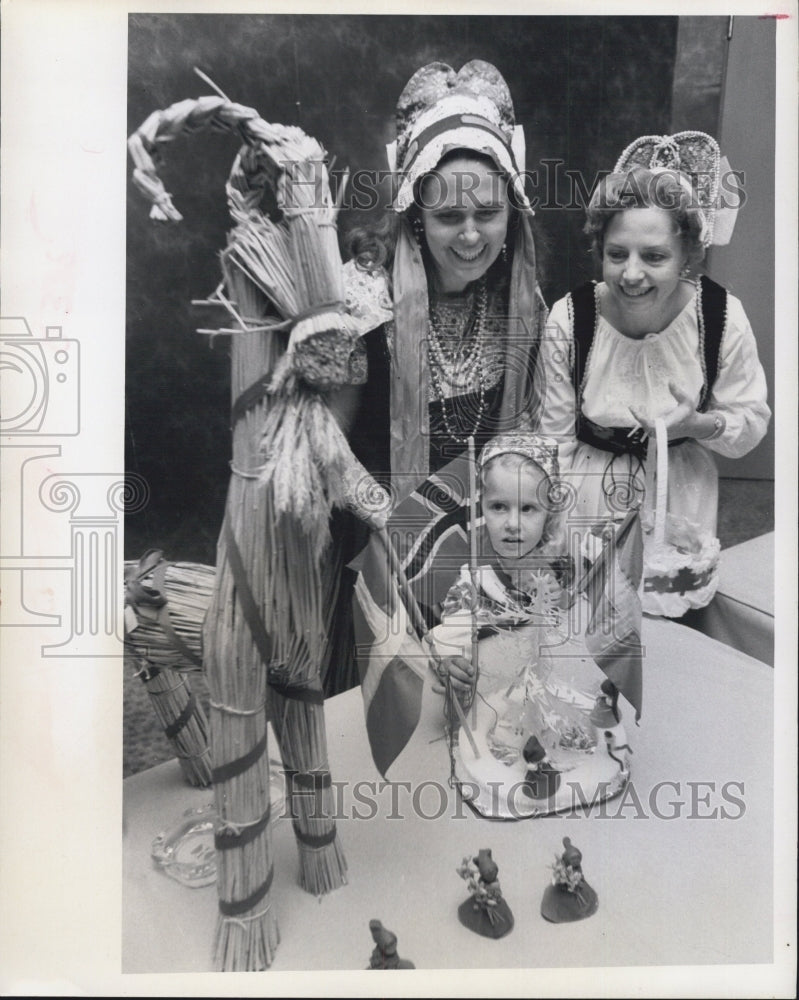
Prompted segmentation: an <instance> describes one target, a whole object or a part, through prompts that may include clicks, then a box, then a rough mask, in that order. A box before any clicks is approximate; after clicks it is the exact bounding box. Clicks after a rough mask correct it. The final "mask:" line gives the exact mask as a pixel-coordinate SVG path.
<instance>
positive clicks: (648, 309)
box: [602, 208, 686, 333]
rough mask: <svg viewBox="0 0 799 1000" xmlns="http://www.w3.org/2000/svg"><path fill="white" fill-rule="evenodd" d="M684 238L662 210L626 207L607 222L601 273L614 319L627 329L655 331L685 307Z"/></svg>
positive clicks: (665, 324) (645, 331)
mask: <svg viewBox="0 0 799 1000" xmlns="http://www.w3.org/2000/svg"><path fill="white" fill-rule="evenodd" d="M685 262H686V253H685V250H684V248H683V245H682V240H681V239H680V235H679V233H678V231H677V228H676V226H675V224H674V221H673V219H672V218H671V216H670V215H669V213H668V212H667V211H665V210H664V209H662V208H628V209H625V210H624V211H622V212H619V213H618V214H617V215H614V216H613V218H612V219H611V220H610V222H609V223H608V225H607V228H606V230H605V236H604V240H603V246H602V277H603V278H604V280H605V284H606V285H607V288H608V293H609V296H610V302H611V305H612V309H613V311H614V312H615V313H616V318H617V319H619V320H621V324H622V325H623V326H626V327H628V328H629V329H628V330H623V331H622V332H630V333H657V332H659V331H660V330H662V329H663V328H664V327H665V326H668V324H669V323H670V322H671V321H672V319H674V317H675V316H676V315H677V313H678V312H679V311H680V309H681V308H682V306H683V304H684V303H683V301H682V297H683V290H682V286H681V282H680V273H681V271H682V269H683V265H684V264H685Z"/></svg>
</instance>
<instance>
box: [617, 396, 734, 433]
mask: <svg viewBox="0 0 799 1000" xmlns="http://www.w3.org/2000/svg"><path fill="white" fill-rule="evenodd" d="M669 391H670V392H671V394H672V396H674V399H675V400H676V403H677V405H676V406H675V407H674V408H673V409H672V410H669V411H668V413H664V414H663V416H662V418H661V419H662V420H663V423H664V424H665V425H666V434H667V435H668V439H669V440H670V441H671V440H673V439H674V438H683V437H690V438H696V439H697V440H698V441H701V440H702V438H707V437H710V436H711V435H712V434H713V432H714V431H715V429H716V422H715V418H714V417H713V416H712V415H711V414H709V413H700V412H699V411H698V410H697V409H696V407H695V406H694V402H693V400H692V399H691V397H690V396H688V395H686V394H685V393H684V392H683V391H682V390H681V389H680V388H679V387H678V386H676V385H675V384H674V383H673V382H669ZM629 409H630V413H632V415H633V416H634V417H635V419H636V421H637V422H638V423H639V424H640V426H641V427H643V429H644V430H645V431H646V433H647V434H648V435H649V437H654V436H655V425H654V422H652V421H649V420H647V419H646V417H644V416H643V415H642V414H641V413H639V412H638V411H637V410H635V409H633V407H632V406H631V407H630V408H629Z"/></svg>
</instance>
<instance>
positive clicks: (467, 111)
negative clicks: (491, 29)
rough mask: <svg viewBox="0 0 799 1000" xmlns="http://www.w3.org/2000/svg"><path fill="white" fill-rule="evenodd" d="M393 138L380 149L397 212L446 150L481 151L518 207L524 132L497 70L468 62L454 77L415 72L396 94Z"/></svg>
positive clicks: (431, 69) (434, 67) (439, 68)
mask: <svg viewBox="0 0 799 1000" xmlns="http://www.w3.org/2000/svg"><path fill="white" fill-rule="evenodd" d="M396 125H397V139H396V141H395V142H393V143H391V144H390V145H388V146H387V147H386V152H387V154H388V161H389V166H390V167H391V169H392V171H398V172H399V175H398V181H399V186H398V190H397V195H396V198H395V201H394V209H395V211H397V212H404V211H406V210H407V209H408V208H409V207H410V206H411V204H412V202H413V194H414V192H413V189H414V185H415V184H416V182H417V181H418V179H419V178H420V177H422V176H423V175H424V174H426V173H428V172H429V171H430V170H432V169H433V168H434V167H435V165H436V164H437V163H438V161H439V160H440V159H441V157H442V156H443V155H444V153H445V152H446V151H447V150H448V149H453V148H456V147H462V148H465V149H472V150H475V151H476V152H484V153H487V154H488V155H489V156H491V158H492V159H493V160H494V162H495V163H496V165H497V167H498V168H499V169H500V170H502V171H504V172H505V173H506V174H508V176H509V177H511V178H512V181H513V186H514V190H515V193H516V195H517V197H518V199H519V203H520V204H521V205H523V206H524V207H525V208H530V204H529V202H528V200H527V196H526V195H525V192H524V180H523V178H522V176H521V171H523V170H524V133H523V131H522V128H521V126H517V125H516V123H515V118H514V112H513V101H512V100H511V96H510V91H509V90H508V85H507V84H506V83H505V80H504V79H503V77H502V75H501V74H500V72H499V70H498V69H497V68H496V67H495V66H492V65H491V63H487V62H484V61H483V60H482V59H472V60H471V62H468V63H466V65H465V66H463V67H462V68H461V69H460V70H459V72H458V73H456V72H455V71H454V70H453V69H452V67H451V66H448V65H447V64H446V63H440V62H434V63H430V64H429V65H427V66H422V68H421V69H418V70H417V71H416V72H415V73H414V74H413V76H412V77H411V79H410V80H409V81H408V83H407V84H406V86H405V89H404V90H403V91H402V93H401V94H400V98H399V101H398V102H397V110H396Z"/></svg>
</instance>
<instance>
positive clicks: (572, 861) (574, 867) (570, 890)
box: [541, 837, 599, 924]
mask: <svg viewBox="0 0 799 1000" xmlns="http://www.w3.org/2000/svg"><path fill="white" fill-rule="evenodd" d="M563 846H564V848H565V850H564V851H563V854H561V856H560V858H558V859H557V860H556V861H555V864H554V865H553V866H552V884H551V885H548V886H547V887H546V890H545V892H544V898H543V899H542V901H541V916H542V917H545V918H546V919H547V920H549V921H551V922H552V923H553V924H562V923H567V922H570V921H573V920H583V919H584V918H585V917H590V916H591V915H592V914H593V913H596V910H597V906H598V905H599V899H598V897H597V894H596V892H595V891H594V890H593V889H592V888H591V886H590V885H589V884H588V883H587V882H586V880H585V876H584V875H583V869H582V860H583V856H582V854H581V853H580V851H579V850H578V849H577V848H576V847H574V846H573V845H572V842H571V840H569V838H568V837H564V838H563Z"/></svg>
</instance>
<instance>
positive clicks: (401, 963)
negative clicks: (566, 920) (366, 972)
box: [368, 920, 416, 969]
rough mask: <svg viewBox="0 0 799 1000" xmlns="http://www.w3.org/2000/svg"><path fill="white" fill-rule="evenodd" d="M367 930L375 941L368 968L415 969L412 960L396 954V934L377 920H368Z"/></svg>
mask: <svg viewBox="0 0 799 1000" xmlns="http://www.w3.org/2000/svg"><path fill="white" fill-rule="evenodd" d="M369 930H370V931H371V932H372V940H373V941H374V943H375V947H374V950H373V951H372V957H371V958H370V959H369V966H368V968H369V969H415V968H416V966H415V965H414V964H413V962H408V961H406V959H404V958H400V957H399V955H398V954H397V935H396V934H394V932H393V931H390V930H388V929H387V928H385V927H384V926H383V925H382V923H381V922H380V921H379V920H370V921H369Z"/></svg>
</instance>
